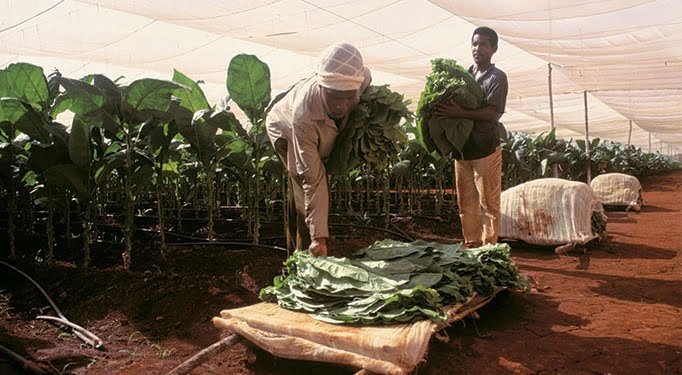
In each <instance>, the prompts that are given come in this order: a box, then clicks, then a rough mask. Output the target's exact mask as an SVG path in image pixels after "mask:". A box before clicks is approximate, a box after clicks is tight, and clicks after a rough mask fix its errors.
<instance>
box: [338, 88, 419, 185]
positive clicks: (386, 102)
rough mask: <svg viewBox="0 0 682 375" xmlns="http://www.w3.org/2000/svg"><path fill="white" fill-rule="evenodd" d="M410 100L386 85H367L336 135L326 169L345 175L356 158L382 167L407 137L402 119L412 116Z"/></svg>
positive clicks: (409, 119)
mask: <svg viewBox="0 0 682 375" xmlns="http://www.w3.org/2000/svg"><path fill="white" fill-rule="evenodd" d="M408 105H409V101H408V100H405V97H404V96H403V95H402V94H399V93H397V92H395V91H392V90H390V89H389V88H388V86H387V85H384V86H369V87H368V88H367V90H365V92H364V93H363V94H362V97H361V98H360V103H359V104H358V105H357V106H356V107H355V108H354V109H353V111H352V112H351V113H350V116H349V118H348V123H347V124H346V126H345V127H344V128H343V129H342V130H341V132H340V133H339V135H338V136H337V137H336V142H335V144H334V149H333V150H332V153H331V155H329V160H328V161H327V164H326V166H327V173H330V174H334V175H345V174H347V173H348V171H350V170H351V169H353V168H354V167H355V166H356V165H357V163H358V162H363V163H365V164H368V165H369V166H370V168H373V169H377V170H383V169H385V168H386V167H387V165H388V162H389V160H391V158H393V157H395V156H397V155H398V152H399V151H400V144H401V143H402V142H406V141H407V136H406V135H405V131H404V129H403V128H402V127H401V126H400V123H401V121H402V120H403V119H404V120H405V121H411V120H412V117H413V116H412V112H410V110H409V109H407V106H408Z"/></svg>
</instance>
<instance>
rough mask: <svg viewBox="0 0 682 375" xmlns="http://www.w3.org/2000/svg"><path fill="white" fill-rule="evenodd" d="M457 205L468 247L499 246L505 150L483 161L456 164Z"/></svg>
mask: <svg viewBox="0 0 682 375" xmlns="http://www.w3.org/2000/svg"><path fill="white" fill-rule="evenodd" d="M455 179H456V181H457V204H458V205H459V217H460V219H461V220H462V234H463V235H464V243H465V245H466V246H468V247H478V246H481V245H482V244H488V243H497V236H498V233H499V228H500V193H501V192H502V148H501V147H500V146H498V147H497V149H496V150H495V152H493V153H492V154H491V155H488V156H486V157H484V158H481V159H475V160H455Z"/></svg>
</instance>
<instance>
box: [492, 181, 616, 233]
mask: <svg viewBox="0 0 682 375" xmlns="http://www.w3.org/2000/svg"><path fill="white" fill-rule="evenodd" d="M593 211H598V212H603V211H604V209H603V207H602V205H601V203H600V202H599V198H598V197H597V195H596V194H595V193H594V191H592V189H591V188H590V187H589V185H587V184H586V183H583V182H575V181H568V180H562V179H558V178H542V179H538V180H533V181H529V182H526V183H523V184H520V185H517V186H514V187H512V188H510V189H507V190H505V191H503V192H502V196H501V199H500V238H503V239H515V240H522V241H525V242H528V243H531V244H535V245H547V246H553V245H564V244H571V243H573V244H580V245H582V244H585V243H587V242H589V241H591V240H593V239H595V238H597V237H598V235H597V234H595V233H593V231H592V212H593ZM604 220H605V217H604Z"/></svg>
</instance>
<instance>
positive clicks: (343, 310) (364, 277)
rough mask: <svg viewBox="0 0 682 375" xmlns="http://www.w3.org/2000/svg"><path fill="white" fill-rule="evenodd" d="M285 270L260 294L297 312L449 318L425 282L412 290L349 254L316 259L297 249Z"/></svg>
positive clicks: (351, 318)
mask: <svg viewBox="0 0 682 375" xmlns="http://www.w3.org/2000/svg"><path fill="white" fill-rule="evenodd" d="M284 266H285V269H284V274H283V275H282V276H277V277H276V278H275V280H274V285H273V286H270V287H267V288H264V289H262V290H261V292H260V298H261V299H262V300H264V301H269V302H277V303H279V305H280V306H282V307H284V308H287V309H291V310H303V311H307V312H309V313H311V315H312V316H314V317H315V318H317V319H320V320H323V321H327V322H330V323H363V324H377V323H379V324H380V323H393V322H408V321H414V320H423V319H431V320H434V321H437V322H442V321H444V320H445V314H444V313H443V311H442V309H441V307H442V306H441V305H440V303H439V302H438V301H439V296H438V293H437V292H436V291H435V290H433V289H429V288H426V287H423V286H416V287H414V288H407V287H405V286H404V284H407V282H406V281H396V280H393V279H390V278H387V277H383V276H381V275H378V274H375V273H372V272H368V271H367V270H365V269H363V268H361V267H358V266H355V265H353V264H352V263H351V261H350V260H348V259H347V258H334V257H313V256H311V255H310V254H309V253H308V252H304V251H296V252H294V254H293V255H291V256H290V257H289V258H288V259H287V260H286V261H285V262H284Z"/></svg>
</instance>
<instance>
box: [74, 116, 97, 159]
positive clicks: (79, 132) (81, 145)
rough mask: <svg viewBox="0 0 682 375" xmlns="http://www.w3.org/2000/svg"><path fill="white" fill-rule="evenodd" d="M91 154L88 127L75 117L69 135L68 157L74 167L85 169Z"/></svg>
mask: <svg viewBox="0 0 682 375" xmlns="http://www.w3.org/2000/svg"><path fill="white" fill-rule="evenodd" d="M91 154H92V152H91V146H90V126H89V125H88V124H86V123H85V122H83V121H81V119H80V118H78V117H76V118H74V120H73V125H71V133H70V134H69V157H71V161H72V162H73V163H74V164H75V165H76V166H78V167H79V168H83V169H87V168H88V166H89V165H90V160H91Z"/></svg>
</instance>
